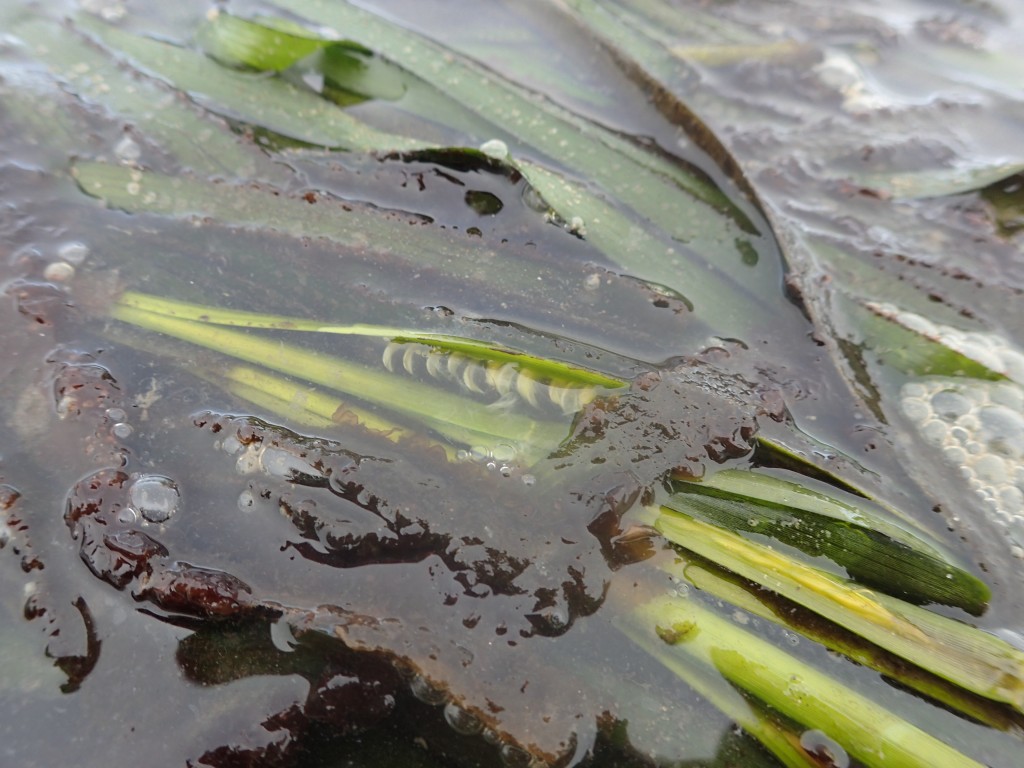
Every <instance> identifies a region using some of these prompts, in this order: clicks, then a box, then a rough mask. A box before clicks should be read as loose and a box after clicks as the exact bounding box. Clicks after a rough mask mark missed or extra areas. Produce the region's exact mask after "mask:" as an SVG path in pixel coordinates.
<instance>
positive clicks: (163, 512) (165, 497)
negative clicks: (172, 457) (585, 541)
mask: <svg viewBox="0 0 1024 768" xmlns="http://www.w3.org/2000/svg"><path fill="white" fill-rule="evenodd" d="M128 499H129V501H130V502H131V505H132V507H133V508H134V509H135V510H136V511H138V513H139V514H140V515H142V516H143V517H144V518H145V519H146V520H148V521H149V522H151V523H163V522H166V521H167V520H169V519H170V518H171V517H173V516H174V514H175V513H176V512H177V511H178V507H179V506H180V504H181V493H180V492H179V491H178V486H177V485H175V483H174V481H173V480H171V479H170V478H169V477H164V476H163V475H143V476H141V477H139V478H138V479H137V480H136V481H135V482H134V483H132V487H131V488H130V489H129V490H128Z"/></svg>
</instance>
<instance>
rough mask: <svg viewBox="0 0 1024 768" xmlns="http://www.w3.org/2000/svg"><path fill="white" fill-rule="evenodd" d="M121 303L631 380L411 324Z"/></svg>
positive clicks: (614, 385)
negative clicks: (351, 322)
mask: <svg viewBox="0 0 1024 768" xmlns="http://www.w3.org/2000/svg"><path fill="white" fill-rule="evenodd" d="M118 304H120V305H122V306H125V307H132V308H135V309H141V310H144V311H146V312H152V313H154V314H158V315H166V316H167V317H178V318H181V319H183V320H192V321H195V322H203V323H211V324H213V325H230V326H237V327H242V328H264V329H274V330H285V331H311V332H316V333H331V334H340V335H346V336H369V337H373V338H379V339H388V340H390V341H393V342H396V343H401V344H423V345H426V346H430V347H433V348H435V349H440V350H445V351H447V352H457V353H460V354H464V355H466V356H467V357H472V358H473V359H477V360H485V361H490V362H495V363H512V364H515V365H516V366H518V367H519V369H520V370H523V371H528V372H529V373H531V374H532V375H533V376H534V377H535V378H538V379H543V380H545V381H553V382H557V383H558V384H559V385H561V386H570V385H575V386H591V387H605V388H609V389H619V388H622V387H624V386H626V382H624V381H622V380H621V379H614V378H611V377H609V376H604V375H602V374H600V373H596V372H594V371H588V370H585V369H583V368H577V367H576V366H571V365H568V364H565V363H560V362H558V361H556V360H551V359H549V358H541V357H536V356H533V355H528V354H526V353H524V352H519V351H517V350H513V349H508V348H504V347H500V346H498V345H496V344H493V343H488V342H484V341H477V340H475V339H470V338H466V337H463V336H451V335H449V334H443V333H429V332H422V331H416V330H412V329H409V328H388V327H385V326H379V325H366V324H362V323H357V324H354V325H330V324H326V323H324V322H322V321H320V320H308V319H304V318H297V317H283V316H280V315H267V314H263V313H261V312H246V311H243V310H237V309H224V308H221V307H210V306H204V305H202V304H192V303H189V302H184V301H176V300H174V299H168V298H164V297H160V296H153V295H150V294H145V293H141V292H138V291H125V292H124V293H123V294H121V296H120V298H119V299H118Z"/></svg>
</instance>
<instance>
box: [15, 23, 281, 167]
mask: <svg viewBox="0 0 1024 768" xmlns="http://www.w3.org/2000/svg"><path fill="white" fill-rule="evenodd" d="M10 32H11V34H13V35H14V36H15V37H17V38H19V39H21V40H23V41H24V42H25V43H26V44H27V46H28V49H29V51H30V52H31V55H32V56H34V57H36V58H38V59H39V60H40V61H43V62H45V63H46V64H47V66H49V67H50V68H51V69H52V70H53V72H54V74H55V75H56V77H57V78H58V79H60V80H61V81H63V82H66V83H68V84H69V85H70V86H71V87H72V88H73V89H74V92H75V94H76V95H77V97H78V98H81V99H83V100H85V101H86V102H87V103H92V104H97V105H99V106H102V107H103V108H104V109H107V110H109V111H110V112H111V113H112V114H115V115H121V116H123V117H124V118H127V119H128V120H130V121H131V122H132V123H133V124H134V125H135V126H137V127H138V128H139V129H140V130H141V131H142V132H143V133H144V134H145V136H146V137H147V138H149V139H152V140H154V141H156V142H157V143H158V144H159V145H160V146H161V147H162V148H163V149H165V150H166V151H168V152H169V153H170V154H171V155H172V156H173V157H174V158H175V159H176V160H177V161H178V162H179V163H180V164H181V165H182V166H184V167H185V168H189V169H191V170H193V171H195V172H196V173H198V174H201V175H205V176H230V177H234V176H243V177H246V178H253V179H262V180H265V181H272V182H277V183H283V182H285V181H286V180H288V179H289V178H291V175H292V174H291V172H290V171H288V170H287V168H285V167H284V166H282V165H280V164H277V163H274V162H272V161H270V160H269V159H267V157H266V155H265V154H264V153H263V152H262V151H261V150H260V149H258V148H257V147H255V146H254V145H248V144H247V142H245V141H244V140H242V139H240V138H239V137H237V136H234V135H232V134H231V133H230V132H228V131H227V130H225V129H224V126H223V125H222V124H219V121H217V120H215V119H210V118H209V117H207V116H204V115H203V114H202V113H201V112H200V110H198V109H196V108H195V107H193V106H191V105H189V104H186V103H184V102H182V101H180V100H178V99H176V98H174V96H173V93H172V92H171V91H169V90H168V89H167V88H165V87H163V86H160V85H158V84H156V83H153V82H150V81H148V80H146V79H145V78H141V77H137V76H134V75H133V74H132V73H130V72H128V71H125V69H124V68H123V67H120V66H118V64H117V63H116V61H114V60H113V59H112V57H111V56H109V55H108V54H106V53H104V52H103V51H101V50H99V49H97V48H96V47H95V46H93V45H91V44H89V43H87V42H86V41H85V40H83V39H82V38H81V37H80V36H79V35H78V34H76V33H75V31H74V30H72V29H69V28H68V27H66V26H63V25H60V24H58V23H56V22H50V21H47V20H44V19H38V18H37V19H32V20H30V21H26V22H24V23H21V24H17V25H16V26H15V27H14V28H13V29H12V30H10ZM72 145H73V144H72Z"/></svg>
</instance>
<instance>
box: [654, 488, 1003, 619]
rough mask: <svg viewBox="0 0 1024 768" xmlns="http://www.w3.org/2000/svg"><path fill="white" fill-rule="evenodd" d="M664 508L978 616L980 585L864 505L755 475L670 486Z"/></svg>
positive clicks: (983, 597) (983, 595)
mask: <svg viewBox="0 0 1024 768" xmlns="http://www.w3.org/2000/svg"><path fill="white" fill-rule="evenodd" d="M674 487H675V490H676V493H675V494H674V495H673V496H672V498H671V500H670V501H669V503H668V506H669V507H672V508H676V507H679V508H680V510H681V511H683V512H685V513H686V514H690V515H695V516H697V517H699V518H701V519H702V520H705V521H707V522H710V523H712V524H714V525H717V526H718V527H720V528H725V529H727V530H730V531H733V532H736V533H739V534H740V535H743V536H744V538H746V539H748V540H749V539H750V537H751V536H752V535H753V536H757V537H765V538H769V539H772V540H774V541H780V542H783V543H785V544H787V545H789V546H792V547H795V548H796V549H798V550H800V551H802V552H804V553H806V554H808V555H812V556H816V557H817V556H825V557H827V558H828V559H830V560H832V561H833V562H835V563H837V564H839V565H841V566H843V567H844V568H845V569H846V571H847V573H848V574H849V575H850V576H851V577H852V578H853V579H855V580H857V581H859V582H861V583H862V584H866V585H868V586H871V587H875V588H878V589H881V590H882V591H885V592H888V593H889V594H893V595H896V596H899V597H902V598H904V599H908V600H912V601H913V602H916V603H931V602H936V603H942V604H944V605H955V606H958V607H960V608H963V609H964V610H965V611H968V612H969V613H972V614H974V615H979V614H981V613H982V612H983V611H984V610H985V608H986V607H987V604H988V601H989V599H990V598H991V592H990V590H989V588H988V586H987V585H986V584H985V583H984V582H982V581H981V580H980V579H978V578H976V577H975V576H974V575H972V574H970V573H968V572H967V571H965V570H964V569H963V568H962V567H959V566H958V565H955V564H954V560H953V557H952V555H951V554H949V553H948V552H946V551H945V550H944V548H940V547H938V546H937V545H934V544H933V543H931V542H930V541H925V540H924V539H922V538H921V537H920V536H918V535H916V534H914V533H912V532H911V531H908V530H907V529H906V528H904V527H902V526H900V525H898V524H896V523H894V522H892V521H891V520H890V516H889V515H888V514H887V510H885V509H884V508H883V507H880V506H878V505H876V504H873V503H872V502H870V501H868V500H867V499H862V498H857V497H854V496H850V497H846V499H845V500H843V499H840V498H837V494H836V493H832V494H830V493H826V492H824V491H821V490H812V489H811V488H808V487H805V486H803V485H799V484H797V483H792V482H788V481H785V480H781V479H779V478H776V477H773V476H771V475H767V474H764V473H762V472H756V471H747V470H725V471H722V472H717V473H715V474H714V475H712V476H711V477H710V478H708V479H707V480H706V481H702V482H687V483H677V484H676V485H675V486H674Z"/></svg>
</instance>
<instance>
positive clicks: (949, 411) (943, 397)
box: [931, 389, 971, 421]
mask: <svg viewBox="0 0 1024 768" xmlns="http://www.w3.org/2000/svg"><path fill="white" fill-rule="evenodd" d="M931 406H932V409H933V410H934V411H935V415H936V416H938V417H939V418H940V419H944V420H945V421H956V420H957V419H958V418H959V417H961V416H963V415H964V414H966V413H968V412H969V411H970V410H971V401H970V400H968V399H967V398H966V397H964V396H963V395H961V394H960V393H959V392H957V391H955V390H952V389H944V390H942V391H941V392H936V393H935V394H934V395H933V396H932V400H931Z"/></svg>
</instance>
